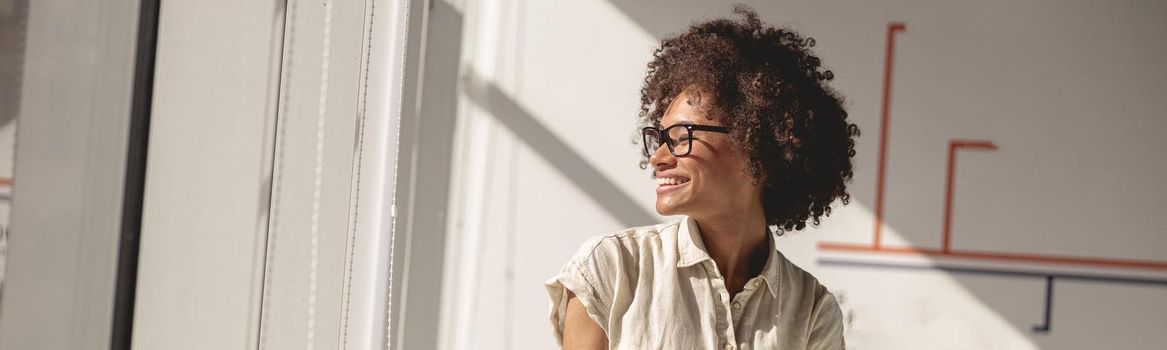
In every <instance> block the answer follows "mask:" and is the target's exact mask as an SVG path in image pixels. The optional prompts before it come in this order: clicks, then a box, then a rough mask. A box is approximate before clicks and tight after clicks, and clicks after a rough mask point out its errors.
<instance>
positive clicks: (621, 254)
mask: <svg viewBox="0 0 1167 350" xmlns="http://www.w3.org/2000/svg"><path fill="white" fill-rule="evenodd" d="M679 226H680V221H672V222H666V223H660V224H656V225H648V226H638V227H630V228H626V229H622V230H618V231H612V232H606V233H603V234H599V235H595V236H592V237H590V238H588V239H587V240H586V241H584V243H583V244H582V245H581V246H580V248H579V250H578V251H576V253H575V255H573V256H572V257H571V260H570V261H569V263H568V265H575V266H577V267H579V266H586V265H594V264H613V263H628V262H630V261H629V260H630V259H632V260H636V259H638V258H639V257H640V255H641V252H643V251H644V250H646V249H654V248H658V247H660V245H661V239H662V237H663V236H670V235H676V232H677V228H678V227H679Z"/></svg>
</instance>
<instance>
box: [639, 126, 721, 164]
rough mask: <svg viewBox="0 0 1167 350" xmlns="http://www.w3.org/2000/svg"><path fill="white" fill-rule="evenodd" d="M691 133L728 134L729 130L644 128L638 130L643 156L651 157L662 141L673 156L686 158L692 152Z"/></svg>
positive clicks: (704, 127)
mask: <svg viewBox="0 0 1167 350" xmlns="http://www.w3.org/2000/svg"><path fill="white" fill-rule="evenodd" d="M693 131H710V132H719V133H723V134H728V133H729V128H727V127H724V126H713V125H694V124H677V125H673V126H670V127H667V128H665V129H664V130H661V129H658V128H656V127H652V126H648V127H644V128H643V129H640V136H641V137H642V138H643V139H644V155H645V156H646V157H648V156H652V154H653V153H655V152H656V150H657V149H660V146H661V143H662V142H661V141H662V140H664V142H663V143H664V144H665V145H666V146H669V152H670V153H672V154H673V156H677V157H681V156H687V155H689V152H692V151H693V147H692V140H694V138H693Z"/></svg>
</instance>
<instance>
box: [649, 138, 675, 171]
mask: <svg viewBox="0 0 1167 350" xmlns="http://www.w3.org/2000/svg"><path fill="white" fill-rule="evenodd" d="M648 162H649V163H651V164H652V167H653V169H655V170H656V171H661V170H665V169H669V168H672V167H674V166H676V165H677V156H674V155H673V153H672V152H670V151H669V146H668V145H666V144H664V143H663V142H662V143H661V145H660V147H657V148H656V150H655V151H653V152H652V156H650V157H649V158H648Z"/></svg>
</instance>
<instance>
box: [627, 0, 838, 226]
mask: <svg viewBox="0 0 1167 350" xmlns="http://www.w3.org/2000/svg"><path fill="white" fill-rule="evenodd" d="M734 12H735V13H737V14H738V15H740V16H741V17H742V18H741V19H740V20H736V21H735V20H730V19H724V18H723V19H715V20H712V21H708V22H704V23H698V24H695V25H693V26H691V27H690V28H689V30H688V32H686V33H684V34H681V35H679V36H676V37H673V38H668V39H665V40H664V41H663V42H661V45H660V47H658V48H657V49H656V50H655V51H654V52H653V59H652V62H649V63H648V73H647V76H646V77H645V78H644V86H643V87H642V88H641V90H640V95H641V96H640V122H641V124H642V125H654V126H659V125H660V121H661V118H662V117H663V116H664V113H665V110H666V109H667V108H668V106H669V104H670V103H672V100H673V99H674V98H675V97H676V96H677V95H678V94H679V93H680V92H681V91H683V90H685V89H689V88H695V89H696V90H697V91H698V92H699V93H711V94H712V95H713V96H714V97H715V99H714V101H716V103H714V105H713V106H710V108H709V109H708V112H709V113H713V115H714V116H716V117H717V118H724V119H722V120H724V121H725V123H726V125H728V126H729V128H730V138H731V140H732V141H731V142H730V148H731V150H732V152H734V153H736V154H738V155H740V156H743V158H744V159H746V160H747V169H748V171H749V173H750V175H751V176H752V177H753V181H754V184H758V183H759V182H764V183H763V184H762V207H763V208H764V211H765V214H766V224H767V225H770V226H777V227H778V231H777V232H778V234H779V235H781V234H782V233H784V232H786V231H791V230H801V229H803V228H805V227H806V224H807V220H808V219H809V220H811V221H813V222H814V225H815V226H818V225H819V224H820V218H821V217H822V216H830V213H831V207H830V205H831V203H832V202H834V200H835V198H841V199H842V201H843V204H844V205H846V204H848V203H849V202H850V199H851V196H850V194H849V193H848V192H847V183H849V182H851V179H852V175H853V173H852V158H853V157H854V156H855V137H857V136H859V127H857V126H856V125H855V124H851V123H849V122H847V111H846V109H845V108H844V107H843V100H842V97H841V96H840V95H839V94H838V93H837V92H835V91H834V90H833V89H832V88H831V87H829V86H827V83H828V82H829V81H831V80H832V79H834V73H831V71H830V70H826V69H825V68H824V67H823V66H822V64H821V61H820V60H819V58H818V56H815V55H814V53H813V52H812V51H811V48H812V47H814V45H815V40H814V39H813V38H810V37H803V36H802V35H800V34H798V33H796V32H795V31H793V30H791V29H789V28H784V27H777V28H775V27H772V26H768V25H764V24H763V23H762V22H761V21H760V20H759V19H758V14H757V12H755V11H754V10H753V9H750V8H748V7H745V6H742V5H738V6H736V7H735V8H734ZM647 164H648V163H647V159H646V160H645V161H642V162H641V167H642V168H643V167H646V166H647Z"/></svg>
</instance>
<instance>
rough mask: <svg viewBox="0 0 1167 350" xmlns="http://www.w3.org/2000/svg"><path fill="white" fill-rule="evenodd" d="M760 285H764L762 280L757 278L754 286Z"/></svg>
mask: <svg viewBox="0 0 1167 350" xmlns="http://www.w3.org/2000/svg"><path fill="white" fill-rule="evenodd" d="M760 285H762V281H757V280H755V281H754V287H757V286H760Z"/></svg>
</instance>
